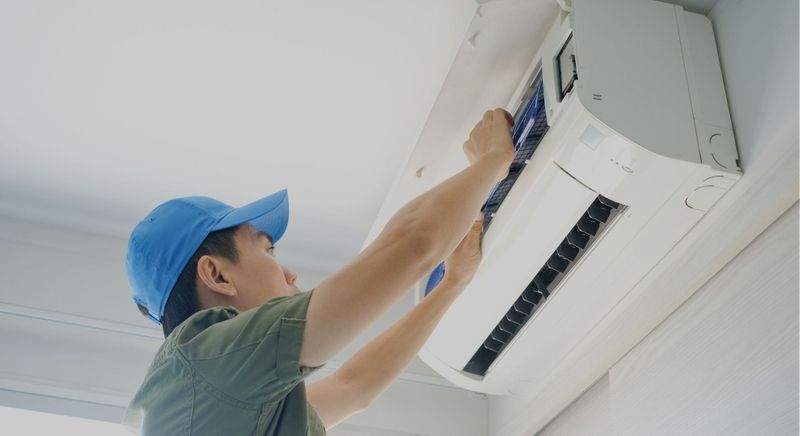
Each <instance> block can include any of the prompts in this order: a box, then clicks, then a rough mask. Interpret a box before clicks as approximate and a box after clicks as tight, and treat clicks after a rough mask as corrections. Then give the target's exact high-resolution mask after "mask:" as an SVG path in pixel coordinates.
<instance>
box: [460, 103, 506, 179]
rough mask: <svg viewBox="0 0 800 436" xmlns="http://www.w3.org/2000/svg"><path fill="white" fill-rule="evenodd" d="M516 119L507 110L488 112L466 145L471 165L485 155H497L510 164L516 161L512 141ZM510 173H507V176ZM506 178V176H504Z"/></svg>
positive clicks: (465, 151)
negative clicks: (512, 128) (512, 129)
mask: <svg viewBox="0 0 800 436" xmlns="http://www.w3.org/2000/svg"><path fill="white" fill-rule="evenodd" d="M512 125H514V117H512V116H511V114H510V113H508V112H507V111H506V110H504V109H501V108H497V109H495V110H491V111H486V112H485V113H484V114H483V119H481V120H480V121H478V124H476V125H475V127H474V128H473V129H472V132H470V134H469V139H468V140H467V142H465V143H464V146H463V148H464V154H466V155H467V159H468V160H469V163H470V164H473V163H475V162H476V161H477V160H478V159H480V158H481V157H483V156H485V155H496V156H497V157H498V158H499V159H501V160H503V161H504V162H506V161H507V163H508V164H510V163H511V161H512V160H514V143H513V140H512V139H511V126H512ZM507 174H508V171H506V175H507ZM503 177H505V175H504V176H503Z"/></svg>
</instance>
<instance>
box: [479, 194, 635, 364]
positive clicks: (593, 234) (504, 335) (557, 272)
mask: <svg viewBox="0 0 800 436" xmlns="http://www.w3.org/2000/svg"><path fill="white" fill-rule="evenodd" d="M622 209H624V207H620V205H619V204H618V203H616V202H614V201H612V200H609V199H607V198H605V197H603V196H602V195H600V196H598V197H597V198H596V199H595V201H594V202H592V204H591V205H590V206H589V208H588V209H587V210H586V212H585V213H584V214H583V215H582V216H581V218H580V219H579V220H578V222H577V223H576V224H575V226H574V227H573V228H572V229H571V230H570V231H569V233H568V234H567V237H566V238H564V240H563V241H561V243H560V244H559V246H558V248H556V250H555V251H554V252H553V254H552V255H551V256H550V258H549V259H548V260H547V262H545V264H544V265H543V266H542V268H541V269H540V270H539V272H537V273H536V275H535V276H534V277H533V279H532V280H531V282H530V283H529V284H528V286H527V287H526V288H525V290H524V291H522V294H520V296H519V298H517V300H516V301H515V302H514V304H512V305H511V308H510V309H508V311H507V312H506V314H505V315H504V316H503V318H502V319H501V320H500V322H498V323H497V325H496V326H495V328H494V329H493V330H492V332H491V333H490V334H489V336H488V337H487V338H486V340H485V341H484V342H483V344H482V345H481V346H480V347H479V348H478V350H477V351H476V352H475V354H474V355H473V356H472V358H471V359H470V360H469V362H467V364H466V366H464V371H466V372H469V373H471V374H476V375H481V376H482V375H485V374H486V371H487V370H488V369H489V367H490V366H491V364H492V362H494V361H495V359H497V357H498V356H499V355H500V353H501V352H502V351H503V348H505V346H506V345H507V344H509V343H510V342H511V341H512V340H513V339H514V336H515V335H516V334H517V333H518V332H519V331H520V330H521V329H522V326H523V325H525V323H526V322H528V320H529V319H531V317H532V316H533V314H534V313H535V312H536V310H537V309H538V308H539V307H541V306H542V304H544V302H545V300H546V299H547V298H549V297H550V295H551V292H552V290H553V289H555V287H556V286H557V285H558V283H559V282H560V281H561V279H562V278H563V277H564V276H566V274H567V273H568V272H569V270H570V268H571V267H572V266H573V265H575V263H576V262H577V260H578V259H579V258H580V256H581V255H582V254H583V253H584V252H585V251H586V250H587V249H588V248H589V247H590V246H591V244H592V242H594V241H595V240H597V236H598V235H600V234H601V233H602V231H603V229H604V228H605V227H606V226H607V225H608V224H609V223H610V222H611V221H612V220H613V219H614V217H615V216H617V215H618V214H619V212H620V211H621V210H622Z"/></svg>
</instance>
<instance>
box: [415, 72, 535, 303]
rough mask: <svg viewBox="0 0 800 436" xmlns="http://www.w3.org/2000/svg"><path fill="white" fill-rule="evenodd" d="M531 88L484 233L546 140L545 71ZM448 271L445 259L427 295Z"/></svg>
mask: <svg viewBox="0 0 800 436" xmlns="http://www.w3.org/2000/svg"><path fill="white" fill-rule="evenodd" d="M530 88H531V89H534V92H533V95H532V96H531V98H530V100H528V102H527V103H526V105H525V109H523V111H522V112H521V113H520V115H519V116H518V117H517V119H516V120H514V126H513V127H512V128H511V139H512V140H513V141H514V149H515V150H516V154H515V156H514V160H513V161H512V162H511V166H510V167H509V170H508V176H507V177H506V178H505V179H503V180H501V181H500V182H498V183H497V184H496V185H494V187H493V188H492V190H491V192H489V196H488V197H487V198H486V201H485V202H484V203H483V207H481V210H482V211H483V215H484V217H483V231H484V232H486V229H488V228H489V225H490V224H491V222H492V219H494V214H495V213H496V212H497V209H499V208H500V205H501V204H502V203H503V200H505V198H506V196H507V195H508V192H509V191H510V190H511V187H512V186H514V183H515V182H516V181H517V178H518V177H519V175H520V174H521V173H522V170H523V169H524V168H525V165H526V164H527V163H528V159H530V158H531V156H533V152H534V151H536V147H538V146H539V142H541V141H542V138H544V135H545V133H547V129H548V127H549V126H548V125H547V115H546V111H545V110H544V89H543V88H542V75H541V74H539V75H538V76H537V77H536V79H534V81H533V83H532V84H531V87H530ZM444 273H445V270H444V262H442V263H440V264H439V265H438V266H437V267H436V269H434V270H433V272H432V273H431V275H430V277H429V278H428V283H427V285H426V286H425V295H428V294H429V293H430V292H431V291H432V290H433V289H434V288H436V286H438V285H439V283H440V282H441V281H442V278H443V277H444Z"/></svg>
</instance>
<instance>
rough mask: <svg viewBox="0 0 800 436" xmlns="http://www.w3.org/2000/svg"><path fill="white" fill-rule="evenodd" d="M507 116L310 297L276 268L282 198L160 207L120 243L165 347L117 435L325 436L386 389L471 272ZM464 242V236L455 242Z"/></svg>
mask: <svg viewBox="0 0 800 436" xmlns="http://www.w3.org/2000/svg"><path fill="white" fill-rule="evenodd" d="M511 123H513V120H512V119H511V115H509V114H508V113H507V112H505V111H504V110H502V109H495V110H493V111H487V112H486V113H485V114H484V116H483V119H482V120H481V121H480V122H479V123H478V124H477V125H476V126H475V128H474V129H473V130H472V133H471V134H470V138H469V140H468V141H467V142H466V143H465V144H464V152H465V154H466V155H467V158H468V160H469V162H470V165H469V167H467V168H466V169H465V170H463V171H461V172H460V173H458V174H456V175H455V176H453V177H451V178H450V179H448V180H446V181H444V182H442V183H441V184H439V185H438V186H436V187H434V188H433V189H431V190H430V191H428V192H426V193H424V194H422V195H421V196H419V197H417V198H415V199H414V200H412V201H411V202H409V203H408V204H406V205H405V206H403V207H402V208H401V209H400V210H399V211H398V212H397V213H396V214H395V215H394V216H393V217H392V218H391V219H390V220H389V222H388V223H387V224H386V226H385V228H384V230H383V231H382V232H381V234H380V235H379V236H378V237H377V238H376V239H375V241H374V242H372V244H370V245H369V246H368V247H367V248H366V249H365V250H364V251H363V252H362V253H360V254H359V255H358V256H357V257H356V258H355V259H354V260H353V261H351V262H350V263H349V264H347V265H346V266H345V267H344V268H342V269H341V270H339V271H337V272H336V273H335V274H333V275H332V276H331V277H329V278H327V279H326V280H325V281H323V282H322V283H320V284H319V286H317V287H316V288H315V289H314V290H312V291H311V292H306V293H300V292H299V290H298V289H297V287H296V286H295V285H294V283H295V280H296V275H295V273H294V272H292V271H291V270H289V269H288V268H286V267H284V266H282V265H280V264H279V263H278V261H277V259H276V258H275V257H274V243H275V242H277V241H278V240H279V239H280V238H281V236H282V235H283V232H284V230H285V229H286V224H287V221H288V201H287V197H286V191H281V192H278V193H275V194H273V195H270V196H268V197H266V198H263V199H261V200H258V201H256V202H254V203H251V204H250V205H247V206H244V207H242V208H239V209H234V208H232V207H230V206H227V205H225V204H224V203H220V202H218V201H216V200H213V199H210V198H207V197H189V198H182V199H175V200H170V201H168V202H166V203H164V204H162V205H160V206H159V207H157V208H156V209H154V210H153V211H152V212H151V213H150V214H149V215H148V216H147V217H145V219H144V220H142V221H141V222H140V223H139V224H138V225H137V227H136V228H135V229H134V231H133V233H132V234H131V237H130V240H129V242H128V255H127V259H126V270H127V273H128V279H129V283H130V286H131V289H132V290H133V294H134V301H135V302H136V304H137V305H138V306H139V308H140V310H141V311H142V313H143V314H144V315H145V316H147V317H148V318H150V319H151V320H153V321H155V322H157V323H160V324H161V325H162V328H163V330H164V334H165V336H166V340H165V341H164V344H163V345H162V346H161V348H160V349H159V351H158V353H157V354H156V357H155V358H154V360H153V363H152V365H151V367H150V369H149V370H148V373H147V375H146V377H145V380H144V382H143V383H142V386H141V387H140V388H139V390H138V392H137V393H136V395H135V396H134V398H133V401H132V402H131V404H130V406H129V408H128V411H127V413H126V416H125V424H126V425H127V426H128V427H131V428H133V429H137V430H139V431H141V432H142V433H144V434H148V435H149V434H158V435H162V434H163V435H189V434H202V435H205V434H208V435H230V436H233V435H252V434H257V435H289V436H294V435H313V436H316V435H323V434H325V431H326V429H330V428H332V427H333V426H335V425H336V424H337V423H339V422H341V421H342V420H344V419H345V418H347V417H348V416H350V415H352V414H353V413H356V412H359V411H361V410H364V409H365V408H367V407H368V406H369V404H370V403H371V402H372V401H373V400H374V399H375V398H377V397H378V396H379V395H380V394H381V393H382V392H383V391H384V390H385V389H386V388H388V387H389V385H390V384H391V383H392V382H393V381H394V380H395V378H397V376H398V375H399V374H400V373H401V372H402V371H403V369H404V368H405V367H406V366H407V365H408V364H409V363H410V362H411V360H412V359H413V358H414V356H415V355H416V353H417V351H418V350H419V349H420V347H422V345H423V344H424V343H425V341H426V339H427V338H428V336H430V334H431V332H432V331H433V329H434V327H435V326H436V324H437V323H438V321H439V320H440V319H441V317H442V315H443V314H444V312H445V311H446V310H447V308H448V307H449V306H450V304H451V303H452V302H453V300H454V299H455V298H456V297H457V296H458V295H459V294H460V292H461V291H462V290H463V289H464V287H465V286H466V285H467V284H468V283H469V281H470V280H471V279H472V275H473V274H474V272H475V269H476V268H477V266H478V263H479V261H480V236H481V232H482V223H483V220H482V218H481V217H480V215H479V217H478V219H477V220H475V213H476V211H478V210H479V208H480V206H481V205H482V203H483V201H484V199H485V198H486V196H487V194H488V192H489V190H490V188H491V187H492V185H493V184H494V183H496V182H498V181H500V180H502V179H503V178H504V177H505V176H506V175H507V173H508V168H509V165H510V164H511V161H512V160H513V158H514V147H513V144H512V141H511V135H510V131H509V128H510V125H511ZM465 235H466V236H465ZM442 259H445V262H446V273H445V276H444V279H443V281H442V282H441V284H440V285H439V286H438V287H437V288H436V290H435V291H434V292H432V293H430V294H429V295H428V296H427V297H425V298H424V299H423V300H422V301H421V302H420V304H418V305H417V306H416V307H414V308H413V309H412V310H410V311H409V312H408V313H407V314H406V315H405V316H404V317H403V318H402V319H401V320H400V321H399V322H397V323H396V324H395V325H394V326H393V327H391V328H390V329H389V330H387V331H386V332H385V333H383V334H382V335H381V336H379V337H378V338H376V339H374V340H373V341H372V342H370V343H369V344H368V345H367V346H365V347H364V348H363V349H362V350H360V351H359V352H358V353H357V354H356V355H355V356H353V357H352V358H351V359H350V360H348V361H347V362H346V363H344V364H343V365H342V366H341V368H339V369H338V370H337V371H336V372H334V373H333V374H332V375H330V376H328V377H326V378H324V379H322V380H320V381H318V382H316V383H314V384H311V385H310V386H308V387H307V388H306V386H305V384H304V383H303V379H304V378H305V377H306V376H307V375H308V374H309V373H310V372H312V371H313V370H314V369H316V368H318V367H320V366H321V365H323V364H324V363H325V362H326V361H327V360H328V359H329V358H331V357H333V356H335V355H336V354H337V353H338V352H339V351H340V350H341V349H342V348H344V347H345V346H346V345H347V344H348V343H350V342H351V341H352V340H353V339H355V338H356V337H357V336H358V335H359V334H360V333H361V332H363V331H364V330H365V329H366V328H368V327H369V326H370V325H371V324H372V323H373V321H375V320H376V319H377V318H378V317H379V316H380V315H381V314H383V313H384V312H385V311H386V310H387V309H388V308H389V307H390V306H391V305H392V304H393V303H394V302H395V301H396V300H397V299H398V298H400V297H401V296H402V294H403V293H404V292H405V291H407V290H408V289H409V288H410V287H411V286H412V285H413V284H414V283H416V282H417V281H419V280H420V279H421V278H423V277H424V276H425V275H426V274H427V273H429V272H430V271H431V270H432V269H433V268H434V267H435V266H436V265H437V264H438V263H439V262H441V260H442Z"/></svg>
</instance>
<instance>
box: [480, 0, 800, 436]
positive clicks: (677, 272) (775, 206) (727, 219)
mask: <svg viewBox="0 0 800 436" xmlns="http://www.w3.org/2000/svg"><path fill="white" fill-rule="evenodd" d="M709 17H710V18H711V20H712V23H713V24H714V28H715V32H716V37H717V44H718V47H719V53H720V61H721V63H722V70H723V76H724V78H725V86H726V90H727V93H728V100H729V105H730V108H731V115H732V118H733V125H734V131H735V134H736V139H737V144H738V147H739V152H740V156H741V161H742V167H743V169H744V176H743V177H742V179H741V180H740V181H739V182H738V183H737V185H735V186H734V188H733V189H732V190H731V192H730V193H729V194H727V195H726V196H725V197H724V198H723V199H722V200H721V201H720V202H719V203H718V204H717V205H716V206H715V207H714V208H713V209H712V210H711V211H710V212H709V213H708V214H707V215H706V217H704V218H703V220H701V222H700V223H698V225H697V226H696V227H695V228H694V229H693V230H692V231H691V232H689V234H687V236H686V237H685V238H684V239H683V240H681V241H680V242H679V243H678V245H677V246H676V248H675V250H673V252H672V253H670V254H668V255H667V256H666V257H665V259H664V260H663V261H662V262H661V263H660V264H659V265H657V266H656V267H655V268H654V270H653V272H652V273H651V275H650V276H648V278H646V279H645V280H644V281H643V283H641V284H640V286H639V287H640V288H644V289H646V290H647V291H648V292H638V295H633V294H635V293H636V291H634V292H632V293H631V295H629V296H628V297H626V300H625V301H623V302H621V303H620V305H618V308H617V309H619V310H618V315H617V316H616V317H615V318H614V319H610V320H604V321H603V322H602V323H601V324H600V325H598V326H597V328H596V329H595V330H593V332H592V333H591V334H590V335H588V336H587V338H585V340H584V341H583V342H582V343H581V344H579V345H578V346H576V347H575V349H574V350H573V351H572V352H571V354H570V356H569V359H565V361H568V362H567V363H564V364H562V365H561V366H560V367H559V368H557V369H555V370H554V371H553V372H552V373H551V374H549V376H548V382H547V383H546V385H545V386H544V387H543V388H541V389H539V390H538V391H536V392H532V391H528V390H526V389H524V388H523V389H520V391H519V393H518V394H515V395H513V396H504V397H493V398H491V399H490V429H491V433H492V434H495V435H503V436H517V435H519V436H522V435H525V436H529V435H531V434H533V433H535V432H537V431H540V430H541V429H542V428H543V427H544V426H545V425H546V424H547V423H548V422H549V421H551V420H552V419H553V418H554V417H555V416H556V415H558V414H559V413H560V412H563V411H564V409H565V408H566V407H567V406H568V405H569V403H571V402H572V401H574V400H576V399H577V398H579V397H580V394H581V393H582V392H585V391H586V390H587V389H589V387H590V386H592V385H593V383H594V382H596V381H597V380H600V379H602V377H603V376H604V374H606V373H607V372H608V371H609V370H610V369H611V368H612V367H614V365H615V364H616V363H617V361H618V360H619V359H618V357H613V359H612V358H609V356H619V355H620V354H619V353H617V351H619V352H624V351H626V350H630V349H632V348H633V347H635V346H636V344H637V343H639V342H640V341H642V340H644V339H645V336H644V335H642V336H639V334H638V333H634V332H633V331H634V329H632V328H631V327H632V326H636V327H637V328H640V327H641V326H642V325H644V324H649V326H648V328H649V330H648V331H652V330H653V329H655V328H656V327H657V326H658V324H659V323H661V322H662V320H665V319H666V318H667V317H668V316H669V314H670V312H672V311H673V310H675V308H677V307H678V306H679V305H680V304H681V303H682V302H684V301H686V300H687V298H689V297H690V296H691V295H692V294H693V293H695V292H696V291H697V290H698V289H700V288H701V287H702V286H703V285H704V284H705V283H707V282H708V281H709V279H711V277H712V276H713V275H714V274H715V273H716V272H718V271H720V270H721V268H722V267H723V266H724V265H725V264H727V263H728V262H730V261H731V260H732V259H733V258H734V257H735V256H736V255H737V254H738V253H739V252H741V251H742V250H743V249H744V248H745V247H746V246H747V245H748V244H750V243H751V242H752V241H753V240H754V239H755V238H756V236H757V235H759V234H760V233H761V232H762V231H763V230H764V229H766V228H767V227H769V225H770V224H772V223H773V222H774V221H775V220H776V219H777V218H778V217H779V216H781V215H782V214H783V213H784V212H785V211H786V210H787V209H788V208H789V207H790V206H791V205H792V204H794V203H795V202H796V201H797V198H798V183H797V181H798V116H799V114H798V106H797V103H798V24H797V17H798V4H797V2H796V0H770V1H758V0H720V1H718V2H717V4H716V5H715V7H714V8H713V10H712V12H711V13H710V14H709ZM791 249H792V250H794V251H795V252H796V251H797V245H796V243H795V245H794V247H792V248H791ZM784 250H789V249H787V248H784ZM783 254H785V255H790V252H789V251H786V252H784V253H783ZM745 278H747V277H745ZM653 290H655V292H650V291H653ZM796 292H797V288H795V293H796ZM667 301H669V304H665V302H667ZM669 306H673V309H671V310H670V311H668V312H665V311H664V310H662V308H664V307H669ZM615 310H616V309H615ZM795 317H796V314H795ZM664 322H667V321H664ZM728 339H730V338H728ZM612 351H613V352H612ZM569 362H592V364H591V365H590V366H591V368H592V370H591V371H586V370H585V368H586V365H583V366H582V367H581V366H580V365H576V364H573V363H569ZM794 365H795V369H796V365H797V363H796V360H795V362H794ZM661 376H662V375H661V374H659V373H653V374H651V375H650V377H652V378H653V379H658V378H659V377H661ZM714 376H715V377H724V376H725V372H724V370H723V369H721V368H718V369H717V370H716V372H714ZM641 382H642V381H641V380H639V381H637V383H641ZM602 393H603V389H602V385H601V386H600V387H597V389H595V390H593V391H591V394H590V396H602ZM583 400H584V401H578V402H577V403H575V404H577V405H579V406H578V407H577V408H575V409H572V410H570V411H569V412H570V413H568V414H574V415H577V416H583V414H584V413H585V410H584V411H582V409H581V407H580V406H581V405H584V406H587V404H588V403H587V401H585V400H586V398H584V399H583ZM587 407H588V406H587ZM592 407H595V405H592ZM592 407H589V409H591V408H592ZM732 410H734V409H732ZM565 413H567V412H565ZM664 413H667V411H664ZM562 416H564V415H563V414H562ZM651 418H652V416H651ZM575 422H576V421H574V420H571V423H572V424H575ZM594 424H598V422H597V421H595V422H594ZM598 425H599V424H598ZM588 428H589V427H587V428H584V432H586V431H587V429H588ZM551 429H552V427H551ZM593 431H594V430H592V431H591V432H589V433H592V432H593ZM557 434H575V433H570V432H565V433H557ZM577 434H581V433H577Z"/></svg>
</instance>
